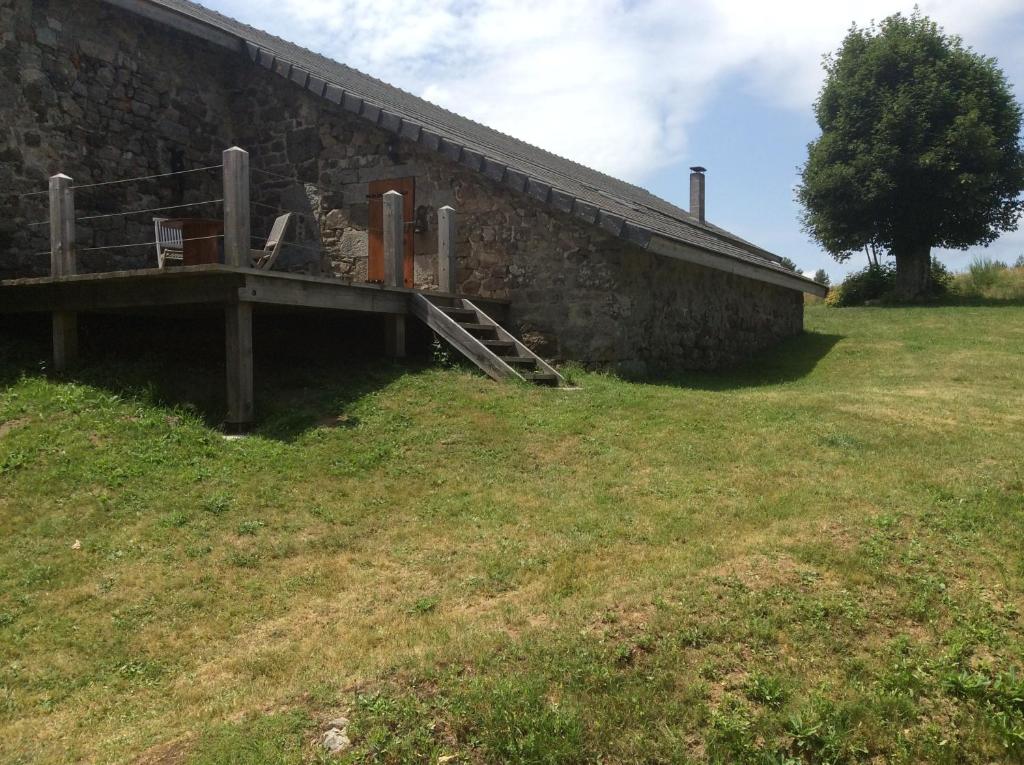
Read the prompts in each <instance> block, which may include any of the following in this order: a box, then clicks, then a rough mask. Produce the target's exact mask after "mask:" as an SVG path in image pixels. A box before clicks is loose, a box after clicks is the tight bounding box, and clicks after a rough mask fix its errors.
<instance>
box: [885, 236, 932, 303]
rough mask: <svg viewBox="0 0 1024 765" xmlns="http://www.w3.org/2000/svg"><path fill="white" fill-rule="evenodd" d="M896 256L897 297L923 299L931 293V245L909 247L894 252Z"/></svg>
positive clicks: (899, 298) (900, 298)
mask: <svg viewBox="0 0 1024 765" xmlns="http://www.w3.org/2000/svg"><path fill="white" fill-rule="evenodd" d="M893 254H894V255H895V256H896V298H897V299H898V300H922V299H924V298H926V297H928V295H929V294H930V293H931V286H932V273H931V272H932V251H931V247H908V248H906V249H901V250H898V251H896V252H894V253H893Z"/></svg>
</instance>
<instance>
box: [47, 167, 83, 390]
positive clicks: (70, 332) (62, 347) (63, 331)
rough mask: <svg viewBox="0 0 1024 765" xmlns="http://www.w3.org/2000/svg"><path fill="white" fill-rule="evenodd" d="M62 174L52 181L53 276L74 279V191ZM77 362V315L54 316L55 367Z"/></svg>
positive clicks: (59, 368) (61, 313)
mask: <svg viewBox="0 0 1024 765" xmlns="http://www.w3.org/2000/svg"><path fill="white" fill-rule="evenodd" d="M72 183H73V181H72V180H71V178H69V177H68V176H66V175H64V174H63V173H60V174H58V175H54V176H52V177H51V178H50V276H58V277H59V276H73V275H74V274H75V272H77V271H78V253H77V250H76V243H75V190H74V188H73V187H72V185H71V184H72ZM77 361H78V314H76V313H75V312H74V311H54V312H53V367H54V369H55V370H56V371H57V372H65V371H67V369H68V368H69V367H71V366H74V365H75V363H76V362H77Z"/></svg>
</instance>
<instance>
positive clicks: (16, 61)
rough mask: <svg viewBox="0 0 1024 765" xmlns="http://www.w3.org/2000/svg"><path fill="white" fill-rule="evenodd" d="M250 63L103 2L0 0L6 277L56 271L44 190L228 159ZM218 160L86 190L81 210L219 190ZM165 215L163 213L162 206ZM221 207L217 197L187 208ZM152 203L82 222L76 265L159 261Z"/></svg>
mask: <svg viewBox="0 0 1024 765" xmlns="http://www.w3.org/2000/svg"><path fill="white" fill-rule="evenodd" d="M244 63H245V62H243V61H237V60H231V58H230V57H225V56H224V55H222V52H221V51H220V50H218V49H216V48H215V47H214V46H212V45H209V44H207V43H204V42H202V41H201V40H197V39H195V38H193V37H190V36H186V35H184V34H180V33H176V32H173V31H170V30H166V29H164V28H162V27H156V26H155V25H153V24H150V23H143V22H140V21H139V20H138V19H137V18H136V17H134V16H128V15H126V14H124V13H123V12H121V11H118V10H115V9H112V8H110V7H109V6H107V5H104V4H102V3H98V2H95V0H48V1H47V0H3V2H0V278H6V277H11V276H22V275H42V274H45V273H48V269H49V257H48V256H47V255H45V254H43V253H45V252H46V251H47V250H48V249H49V232H48V228H47V227H46V226H45V225H44V226H34V227H33V226H29V225H28V224H31V223H33V222H36V221H43V220H45V219H46V218H47V207H46V205H47V201H46V196H45V194H42V195H36V196H22V195H23V194H26V193H31V192H37V191H40V190H44V191H45V189H46V187H47V179H48V178H49V176H50V175H53V174H54V173H57V172H63V173H66V174H67V175H70V176H71V177H72V178H73V179H74V182H75V184H76V185H84V184H89V183H95V182H100V181H107V180H112V179H117V178H129V177H135V176H146V175H154V174H158V173H166V172H169V171H171V170H176V169H180V168H184V167H188V168H194V167H203V166H207V165H210V164H217V163H219V161H220V160H219V156H220V152H221V150H222V149H224V148H225V147H227V146H230V145H231V143H232V142H233V135H232V133H233V130H232V128H231V117H230V115H229V113H228V110H227V108H228V106H229V104H230V94H231V92H232V90H233V88H234V83H235V82H237V80H238V77H239V73H240V71H241V67H242V66H244ZM219 178H220V176H219V173H218V172H216V171H213V172H204V173H194V174H189V175H184V176H178V177H175V178H173V179H157V180H153V181H141V182H138V183H133V184H121V185H116V186H102V187H94V188H81V189H79V190H78V191H77V192H76V207H77V208H78V209H77V212H78V215H79V216H80V217H86V216H93V215H106V214H109V213H113V212H118V211H125V210H133V209H143V208H150V207H161V206H166V205H178V204H184V203H188V202H195V201H200V200H204V199H212V198H217V197H219V196H220V180H219ZM157 214H160V213H157ZM165 214H166V215H174V214H194V215H202V216H205V215H211V216H218V215H220V214H221V213H220V208H219V207H218V206H217V205H210V206H204V207H195V208H182V213H175V212H174V211H171V212H168V213H165ZM153 215H154V214H153V213H148V214H141V215H133V216H127V217H120V216H114V217H109V218H99V219H93V220H89V221H82V222H81V223H80V224H79V226H78V242H79V248H80V250H81V254H80V257H79V270H81V271H83V272H85V271H96V270H111V269H118V268H128V267H137V266H144V265H155V262H156V254H155V248H153V247H152V246H149V247H141V246H140V247H131V248H119V249H110V250H92V249H91V248H94V247H108V246H111V245H121V244H127V243H137V242H152V241H153V238H154V235H153Z"/></svg>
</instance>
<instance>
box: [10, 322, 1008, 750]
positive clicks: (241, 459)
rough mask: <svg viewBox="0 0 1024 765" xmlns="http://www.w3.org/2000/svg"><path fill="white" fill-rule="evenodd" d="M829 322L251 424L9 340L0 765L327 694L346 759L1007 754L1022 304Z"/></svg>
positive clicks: (244, 733) (315, 399)
mask: <svg viewBox="0 0 1024 765" xmlns="http://www.w3.org/2000/svg"><path fill="white" fill-rule="evenodd" d="M807 325H808V328H809V330H811V334H808V335H805V336H804V337H801V338H798V339H796V340H794V341H792V342H790V343H789V344H787V345H786V346H784V347H783V348H782V349H781V350H780V351H778V352H776V353H772V354H770V355H769V356H767V357H766V358H765V359H763V360H762V361H761V362H760V363H759V364H758V365H756V367H755V368H753V369H752V370H751V371H747V372H736V373H731V374H729V375H722V376H692V377H688V378H684V379H681V380H679V381H678V382H677V383H676V384H659V385H637V384H630V383H626V382H622V381H618V380H616V379H613V378H610V377H606V376H601V375H581V382H582V385H583V387H582V390H579V391H567V392H552V391H548V390H536V389H532V388H522V387H517V386H508V385H504V386H503V385H496V384H494V383H491V382H489V381H487V380H486V379H483V378H481V377H479V376H477V375H475V374H472V373H468V372H463V371H452V370H442V369H426V370H409V371H406V372H404V373H403V370H395V369H384V370H381V371H377V372H373V371H372V370H367V369H364V370H356V371H350V372H348V373H338V372H335V373H333V374H332V375H325V376H324V377H323V378H322V379H321V380H319V381H317V380H316V379H315V378H314V379H313V380H312V382H313V383H315V384H316V387H311V386H307V387H300V386H299V385H298V384H292V385H282V386H279V387H277V388H274V390H272V391H263V392H262V399H261V400H262V401H266V402H268V405H269V406H271V407H272V408H271V409H270V411H268V412H267V413H266V416H265V420H264V424H263V426H262V430H261V433H260V434H257V435H256V436H254V437H251V438H248V439H244V440H238V441H226V440H223V439H222V438H221V437H220V436H219V435H218V434H217V433H216V432H215V431H213V430H210V429H209V428H207V427H206V426H205V425H204V424H203V423H202V422H201V421H200V420H199V419H198V418H196V417H195V416H192V415H190V414H189V413H188V412H187V411H183V410H180V409H179V410H172V409H169V408H166V407H161V406H158V405H155V404H153V403H150V402H149V401H148V397H147V396H146V395H143V394H139V395H136V396H129V395H124V394H120V395H119V394H116V393H113V392H111V391H110V390H105V389H103V388H99V387H93V386H89V385H85V384H81V383H79V384H72V383H57V382H53V381H48V380H46V379H45V378H42V377H38V376H32V375H28V376H21V377H19V376H17V375H14V374H12V370H13V369H14V365H13V363H12V362H10V361H8V362H7V363H6V367H4V368H3V370H2V371H0V374H6V375H7V376H6V378H5V379H6V382H5V383H4V385H3V387H2V388H0V423H3V424H0V536H2V538H3V540H4V544H3V545H2V547H0V583H2V587H0V761H2V762H33V763H35V762H67V761H72V760H82V761H99V762H109V761H127V762H132V761H134V760H135V759H136V758H139V757H141V758H142V761H143V762H147V761H148V762H163V763H174V762H194V763H207V762H209V763H216V762H240V763H242V762H253V763H256V762H278V761H280V762H293V761H294V762H301V761H316V760H317V758H318V757H319V754H318V751H317V749H316V747H315V745H314V744H313V743H312V742H313V741H314V739H315V737H316V735H317V730H318V725H320V724H321V723H322V721H323V720H325V719H328V718H330V717H331V716H333V715H334V714H336V713H337V712H347V713H348V715H349V717H351V718H352V726H351V730H350V733H351V735H352V736H353V739H354V741H355V743H356V748H355V750H354V752H353V753H352V759H353V760H359V759H374V760H378V761H380V760H383V761H388V760H390V761H429V760H431V759H432V758H436V757H438V756H442V755H448V754H458V755H460V760H459V761H495V762H498V761H508V760H518V761H529V762H572V761H592V760H594V759H596V758H598V757H602V758H604V760H605V761H609V762H611V761H638V760H645V761H672V762H678V761H694V762H703V761H723V762H735V761H744V762H753V761H763V762H785V761H787V758H792V760H795V761H808V762H853V761H867V760H870V759H871V758H874V757H879V756H881V757H882V758H884V759H885V760H886V761H892V762H920V761H922V760H924V761H930V762H950V763H953V762H991V761H993V760H995V761H1004V760H1005V761H1014V760H1015V759H1016V760H1020V759H1021V758H1022V756H1024V701H1022V698H1021V697H1022V695H1024V687H1022V686H1024V680H1022V678H1024V675H1022V674H1021V671H1022V660H1021V656H1024V639H1022V634H1024V633H1022V622H1021V609H1022V607H1024V554H1022V552H1021V551H1022V550H1024V501H1022V495H1024V472H1022V471H1024V468H1022V464H1021V454H1022V443H1024V409H1022V408H1021V400H1022V391H1024V309H1022V308H1020V307H1000V308H922V309H845V310H835V309H827V308H824V307H823V306H814V307H811V308H810V309H809V310H808V316H807ZM113 374H115V371H112V370H109V369H106V368H101V369H93V370H91V371H87V373H86V374H85V379H103V377H104V375H113ZM346 374H347V375H348V377H347V378H346V377H345V375H346ZM216 379H217V378H216V377H215V376H214V377H211V378H210V380H211V381H216ZM306 382H310V380H307V381H306ZM211 384H212V383H211ZM271 394H273V403H272V404H271V403H270V401H271V398H270V396H271ZM324 413H330V414H332V415H338V414H341V415H342V416H341V418H340V419H338V418H335V419H334V420H333V422H332V424H334V425H336V426H337V427H314V424H315V422H316V421H317V419H318V418H320V417H322V416H323V415H324ZM76 539H78V540H81V549H79V550H74V549H72V544H73V543H74V541H75V540H76Z"/></svg>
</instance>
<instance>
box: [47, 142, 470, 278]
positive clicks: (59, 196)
mask: <svg viewBox="0 0 1024 765" xmlns="http://www.w3.org/2000/svg"><path fill="white" fill-rule="evenodd" d="M217 169H220V170H221V171H222V185H223V192H222V195H221V197H220V198H217V199H206V200H202V201H199V202H188V203H185V204H174V205H164V206H154V207H146V208H144V209H135V210H126V211H119V212H113V213H104V214H102V215H87V216H83V217H78V218H76V213H75V190H76V189H78V188H95V187H103V186H111V185H115V184H123V183H132V182H138V181H148V180H153V179H163V178H168V177H171V176H181V175H185V174H189V173H195V172H201V171H208V170H217ZM253 169H254V170H255V171H256V172H258V173H264V172H266V173H267V175H269V176H272V177H275V178H277V179H279V180H283V181H287V182H298V181H297V180H296V179H293V178H287V177H285V176H280V175H278V174H275V173H270V172H269V171H263V170H261V169H259V168H253ZM251 171H252V169H251V168H250V161H249V153H248V152H247V151H245V150H244V149H241V148H239V147H237V146H233V147H231V148H229V149H225V150H224V152H223V153H222V162H221V164H220V165H211V166H209V167H202V168H194V169H189V170H179V171H175V172H169V173H160V174H157V175H148V176H138V177H134V178H121V179H117V180H113V181H101V182H98V183H89V184H83V185H80V186H76V185H75V183H74V180H73V179H72V178H70V177H69V176H67V175H65V174H63V173H59V174H57V175H54V176H52V177H51V178H50V183H49V192H48V193H49V208H50V214H49V219H48V220H44V221H39V222H38V223H33V224H29V225H33V226H46V225H49V229H50V252H49V256H50V275H51V276H70V275H73V274H75V273H77V272H78V255H79V253H81V252H92V251H96V250H116V249H125V248H132V247H154V249H157V248H158V246H159V244H160V243H159V242H158V241H147V242H133V243H128V244H107V245H103V246H98V247H86V248H80V247H79V246H78V243H77V240H76V223H78V222H83V221H91V220H94V219H96V218H108V217H117V216H131V215H138V214H149V213H160V212H168V211H171V210H181V209H184V208H195V207H201V206H205V205H211V204H221V205H222V211H223V212H222V215H223V234H217V235H214V236H202V237H185V238H183V239H182V244H183V245H184V244H186V243H190V242H193V241H197V240H199V239H204V240H205V239H219V238H223V240H224V262H225V264H226V265H229V266H235V267H239V268H248V267H251V265H252V251H253V243H254V242H260V241H262V240H261V239H260V238H259V237H255V236H253V234H252V209H253V206H255V207H259V208H266V209H274V210H276V211H277V212H283V213H288V212H290V213H293V214H294V215H297V216H302V215H303V213H299V212H296V211H294V210H284V209H279V208H277V207H274V206H273V205H267V204H265V203H264V202H258V201H254V200H253V199H252V198H251V184H252V179H251ZM383 206H384V209H383V212H384V232H383V233H384V236H383V245H384V246H383V250H384V270H385V280H384V283H385V285H386V286H389V287H400V286H403V273H404V268H403V258H404V249H403V239H404V238H403V231H404V226H405V222H404V221H403V220H402V218H403V215H402V212H403V197H402V194H401V193H399V192H398V191H394V190H392V191H388V192H386V193H385V194H383ZM437 224H438V225H437V236H438V242H437V263H436V268H437V271H436V273H437V286H438V289H439V290H440V291H442V292H448V293H454V292H455V291H456V287H457V279H456V275H457V261H456V255H455V210H454V209H453V208H452V207H449V206H444V207H441V208H440V209H439V210H438V213H437ZM157 238H158V237H157ZM288 246H290V247H297V248H299V249H305V250H310V251H312V252H316V253H317V254H320V253H321V252H322V249H321V248H319V247H318V248H316V249H314V248H312V247H309V246H305V245H302V244H299V243H296V242H288ZM40 254H41V255H42V254H43V253H40Z"/></svg>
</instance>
